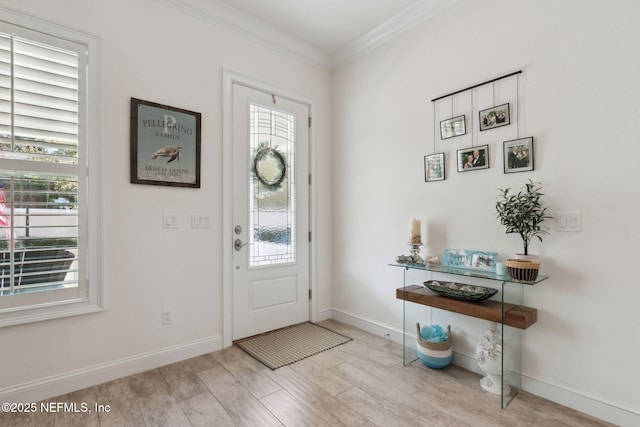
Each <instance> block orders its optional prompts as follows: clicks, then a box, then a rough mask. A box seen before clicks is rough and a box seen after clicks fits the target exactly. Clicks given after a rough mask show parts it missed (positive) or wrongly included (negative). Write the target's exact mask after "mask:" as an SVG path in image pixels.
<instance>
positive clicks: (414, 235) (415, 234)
mask: <svg viewBox="0 0 640 427" xmlns="http://www.w3.org/2000/svg"><path fill="white" fill-rule="evenodd" d="M420 228H421V227H420V220H419V219H416V218H414V219H412V220H411V228H410V230H411V240H410V242H411V244H413V245H415V244H418V243H420V241H421V240H422V239H421V236H420Z"/></svg>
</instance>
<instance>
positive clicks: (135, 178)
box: [130, 98, 201, 188]
mask: <svg viewBox="0 0 640 427" xmlns="http://www.w3.org/2000/svg"><path fill="white" fill-rule="evenodd" d="M200 123H201V114H200V113H196V112H194V111H188V110H184V109H182V108H175V107H170V106H168V105H163V104H158V103H155V102H150V101H143V100H141V99H136V98H131V128H130V131H131V183H132V184H149V185H167V186H175V187H192V188H200V138H201V136H200V126H201V124H200Z"/></svg>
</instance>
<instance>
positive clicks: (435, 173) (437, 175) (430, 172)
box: [424, 153, 445, 182]
mask: <svg viewBox="0 0 640 427" xmlns="http://www.w3.org/2000/svg"><path fill="white" fill-rule="evenodd" d="M444 178H445V171H444V153H436V154H428V155H426V156H424V182H431V181H443V180H444Z"/></svg>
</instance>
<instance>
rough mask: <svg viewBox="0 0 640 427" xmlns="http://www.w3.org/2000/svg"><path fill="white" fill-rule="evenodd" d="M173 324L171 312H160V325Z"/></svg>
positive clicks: (168, 310)
mask: <svg viewBox="0 0 640 427" xmlns="http://www.w3.org/2000/svg"><path fill="white" fill-rule="evenodd" d="M172 323H173V310H171V309H166V310H162V324H163V325H170V324H172Z"/></svg>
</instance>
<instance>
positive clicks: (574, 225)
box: [555, 211, 582, 232]
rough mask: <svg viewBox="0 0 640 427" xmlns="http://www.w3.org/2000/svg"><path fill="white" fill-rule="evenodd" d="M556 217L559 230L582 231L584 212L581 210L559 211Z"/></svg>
mask: <svg viewBox="0 0 640 427" xmlns="http://www.w3.org/2000/svg"><path fill="white" fill-rule="evenodd" d="M555 219H556V230H557V231H569V232H577V231H582V213H581V212H580V211H574V212H558V213H556V215H555Z"/></svg>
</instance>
